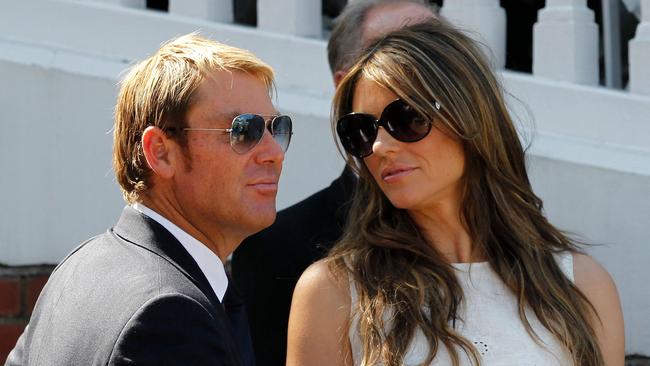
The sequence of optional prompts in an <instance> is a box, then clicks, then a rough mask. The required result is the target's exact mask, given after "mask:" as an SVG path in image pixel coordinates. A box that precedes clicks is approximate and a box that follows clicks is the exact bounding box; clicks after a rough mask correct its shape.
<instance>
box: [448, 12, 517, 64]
mask: <svg viewBox="0 0 650 366" xmlns="http://www.w3.org/2000/svg"><path fill="white" fill-rule="evenodd" d="M440 14H441V15H442V16H443V17H444V18H446V19H447V20H448V21H450V22H451V23H452V24H454V25H456V26H458V27H460V28H463V29H466V30H468V31H469V32H470V34H469V35H470V36H471V37H472V38H474V39H476V40H477V41H479V42H480V43H481V44H482V46H483V51H484V52H485V53H486V54H487V56H488V58H489V59H490V60H491V62H492V64H493V65H494V66H495V67H496V68H499V69H502V68H504V67H505V65H506V12H505V10H503V8H502V7H501V6H500V5H499V0H445V1H444V3H443V5H442V9H441V10H440ZM486 46H487V47H486Z"/></svg>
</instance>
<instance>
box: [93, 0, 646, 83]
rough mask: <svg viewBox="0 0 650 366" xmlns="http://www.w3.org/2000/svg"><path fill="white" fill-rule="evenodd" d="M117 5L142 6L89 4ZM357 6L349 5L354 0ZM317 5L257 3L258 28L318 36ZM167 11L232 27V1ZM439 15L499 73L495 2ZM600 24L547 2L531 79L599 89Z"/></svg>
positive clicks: (632, 53) (571, 2)
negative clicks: (476, 41)
mask: <svg viewBox="0 0 650 366" xmlns="http://www.w3.org/2000/svg"><path fill="white" fill-rule="evenodd" d="M92 1H100V2H104V3H110V4H113V5H116V6H124V7H131V8H140V9H145V8H146V1H145V0H92ZM351 1H354V0H351ZM639 1H640V2H641V3H640V7H641V14H642V18H641V22H640V24H639V25H638V28H637V33H636V37H635V38H634V39H633V40H632V41H631V42H630V50H629V69H630V81H629V87H630V91H631V92H634V93H640V94H650V67H648V60H649V59H650V0H639ZM602 4H603V7H602V9H603V13H604V22H603V23H604V24H603V28H604V31H603V37H604V42H603V44H604V46H605V47H604V48H605V50H604V54H605V73H606V75H605V77H606V81H605V85H608V86H613V87H621V85H620V75H618V74H620V68H621V65H620V59H619V58H618V57H616V56H617V53H618V52H620V45H619V44H618V43H617V37H616V36H618V30H617V27H616V25H617V24H618V17H617V14H616V13H617V12H618V11H620V10H619V5H618V4H619V3H618V1H610V0H603V3H602ZM320 9H321V0H258V1H257V19H258V25H257V28H258V29H259V30H260V31H271V32H277V33H282V34H288V35H293V36H298V37H310V38H321V35H322V33H323V32H322V16H321V10H320ZM169 13H170V14H174V15H182V16H187V17H192V18H195V19H201V20H207V21H213V22H221V23H232V22H233V19H234V17H233V2H232V0H169ZM441 14H442V15H443V16H444V17H445V18H447V19H449V20H450V21H452V22H453V23H454V24H457V25H459V26H461V27H463V28H466V29H468V30H471V31H473V32H475V34H477V35H478V36H479V38H480V41H481V42H482V43H484V44H485V45H487V46H489V48H490V50H489V52H488V53H489V54H490V55H492V57H493V63H494V65H495V66H496V67H497V68H504V66H505V53H506V21H507V20H506V14H505V11H504V10H503V8H501V6H500V5H499V0H444V1H443V5H442V8H441ZM598 44H599V34H598V27H597V24H596V23H595V21H594V12H593V11H592V10H590V9H589V8H588V7H587V4H586V0H547V1H546V6H545V7H544V9H542V10H541V11H540V12H539V17H538V21H537V23H536V24H535V26H534V39H533V45H534V47H533V74H534V75H538V76H541V77H546V78H550V79H553V80H562V81H568V82H572V83H576V84H582V85H592V86H595V85H598V79H599V75H598Z"/></svg>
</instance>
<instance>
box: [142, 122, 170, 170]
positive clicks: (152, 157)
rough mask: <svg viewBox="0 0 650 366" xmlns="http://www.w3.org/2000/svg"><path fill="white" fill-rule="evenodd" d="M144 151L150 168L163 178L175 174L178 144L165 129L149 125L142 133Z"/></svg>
mask: <svg viewBox="0 0 650 366" xmlns="http://www.w3.org/2000/svg"><path fill="white" fill-rule="evenodd" d="M141 143H142V152H143V154H144V157H145V159H146V160H147V164H148V165H149V168H151V170H152V171H153V172H154V174H155V175H157V176H160V177H161V178H171V177H173V176H174V170H175V164H174V163H175V159H174V156H173V155H174V153H175V150H176V149H177V148H178V146H177V145H176V144H175V143H174V141H173V140H171V139H170V138H169V137H168V136H167V134H166V133H165V131H163V130H161V129H160V128H158V127H154V126H149V127H147V128H146V129H145V130H144V132H143V133H142V140H141Z"/></svg>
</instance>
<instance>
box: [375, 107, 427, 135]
mask: <svg viewBox="0 0 650 366" xmlns="http://www.w3.org/2000/svg"><path fill="white" fill-rule="evenodd" d="M381 119H382V121H384V128H386V131H387V132H388V133H390V134H391V136H393V137H394V138H396V139H398V140H400V141H403V142H413V141H418V140H421V139H423V138H424V137H425V136H426V135H427V134H428V133H429V131H430V130H431V122H430V121H428V120H427V119H426V118H425V117H423V116H422V115H420V114H419V113H418V112H417V111H416V110H415V109H414V108H413V107H411V106H410V105H408V104H406V103H405V102H403V101H401V100H396V101H394V102H392V103H390V104H389V105H387V106H386V108H385V109H384V111H383V112H382V114H381Z"/></svg>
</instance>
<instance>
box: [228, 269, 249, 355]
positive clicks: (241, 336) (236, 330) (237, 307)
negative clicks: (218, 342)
mask: <svg viewBox="0 0 650 366" xmlns="http://www.w3.org/2000/svg"><path fill="white" fill-rule="evenodd" d="M223 307H224V309H225V311H226V315H227V316H228V320H229V321H230V328H231V330H232V335H233V337H234V338H235V343H236V344H237V347H239V351H240V353H241V356H242V362H243V365H244V366H255V355H254V353H253V341H252V340H251V334H250V328H249V326H248V318H247V317H246V309H245V308H244V303H243V302H242V300H241V298H240V297H239V294H238V293H237V290H236V289H235V287H234V284H233V283H232V281H228V288H227V289H226V294H225V295H224V296H223Z"/></svg>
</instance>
